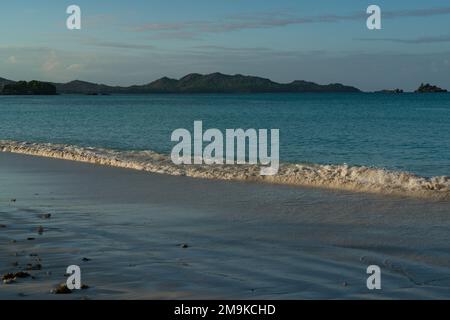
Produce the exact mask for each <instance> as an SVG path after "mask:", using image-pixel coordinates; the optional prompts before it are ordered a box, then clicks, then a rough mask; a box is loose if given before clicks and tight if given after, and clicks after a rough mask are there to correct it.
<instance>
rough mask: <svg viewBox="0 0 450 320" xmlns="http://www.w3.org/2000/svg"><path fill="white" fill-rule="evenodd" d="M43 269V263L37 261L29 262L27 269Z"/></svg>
mask: <svg viewBox="0 0 450 320" xmlns="http://www.w3.org/2000/svg"><path fill="white" fill-rule="evenodd" d="M41 269H42V265H41V264H40V263H36V264H31V263H29V264H27V270H41Z"/></svg>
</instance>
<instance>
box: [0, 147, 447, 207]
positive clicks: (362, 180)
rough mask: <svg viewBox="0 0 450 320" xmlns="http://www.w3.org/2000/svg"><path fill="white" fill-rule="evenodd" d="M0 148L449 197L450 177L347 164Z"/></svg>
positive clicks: (175, 171)
mask: <svg viewBox="0 0 450 320" xmlns="http://www.w3.org/2000/svg"><path fill="white" fill-rule="evenodd" d="M0 151H2V152H12V153H20V154H28V155H34V156H42V157H49V158H58V159H65V160H72V161H80V162H88V163H94V164H99V165H107V166H113V167H121V168H129V169H135V170H142V171H148V172H153V173H162V174H170V175H177V176H189V177H194V178H205V179H221V180H239V181H257V182H267V183H274V184H285V185H298V186H310V187H321V188H330V189H339V190H350V191H358V192H369V193H382V194H391V195H400V196H410V197H421V198H435V199H443V200H450V177H448V176H441V177H432V178H426V177H420V176H417V175H414V174H411V173H407V172H397V171H388V170H385V169H378V168H370V167H364V166H348V165H310V164H282V165H281V166H280V170H279V172H278V174H277V175H275V176H261V175H260V167H259V166H257V165H239V166H238V165H234V166H233V165H175V164H173V163H172V161H171V159H170V156H168V155H163V154H159V153H156V152H153V151H117V150H110V149H103V148H83V147H77V146H71V145H63V144H47V143H29V142H16V141H4V140H0Z"/></svg>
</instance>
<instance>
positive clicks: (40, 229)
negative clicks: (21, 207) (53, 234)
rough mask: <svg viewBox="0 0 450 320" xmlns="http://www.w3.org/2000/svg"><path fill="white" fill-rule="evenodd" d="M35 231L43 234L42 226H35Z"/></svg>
mask: <svg viewBox="0 0 450 320" xmlns="http://www.w3.org/2000/svg"><path fill="white" fill-rule="evenodd" d="M37 233H39V234H43V233H44V227H43V226H39V228H37Z"/></svg>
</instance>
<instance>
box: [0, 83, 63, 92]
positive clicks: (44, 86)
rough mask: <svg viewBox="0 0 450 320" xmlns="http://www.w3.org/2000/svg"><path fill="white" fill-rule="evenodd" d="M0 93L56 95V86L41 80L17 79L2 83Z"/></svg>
mask: <svg viewBox="0 0 450 320" xmlns="http://www.w3.org/2000/svg"><path fill="white" fill-rule="evenodd" d="M1 93H2V94H3V95H56V94H57V93H56V87H55V86H54V85H53V84H51V83H47V82H41V81H36V80H33V81H30V82H26V81H18V82H10V83H7V84H4V85H3V87H2V91H1Z"/></svg>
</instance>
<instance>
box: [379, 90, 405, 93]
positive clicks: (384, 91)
mask: <svg viewBox="0 0 450 320" xmlns="http://www.w3.org/2000/svg"><path fill="white" fill-rule="evenodd" d="M375 93H391V94H399V93H404V91H403V90H402V89H385V90H380V91H375Z"/></svg>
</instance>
